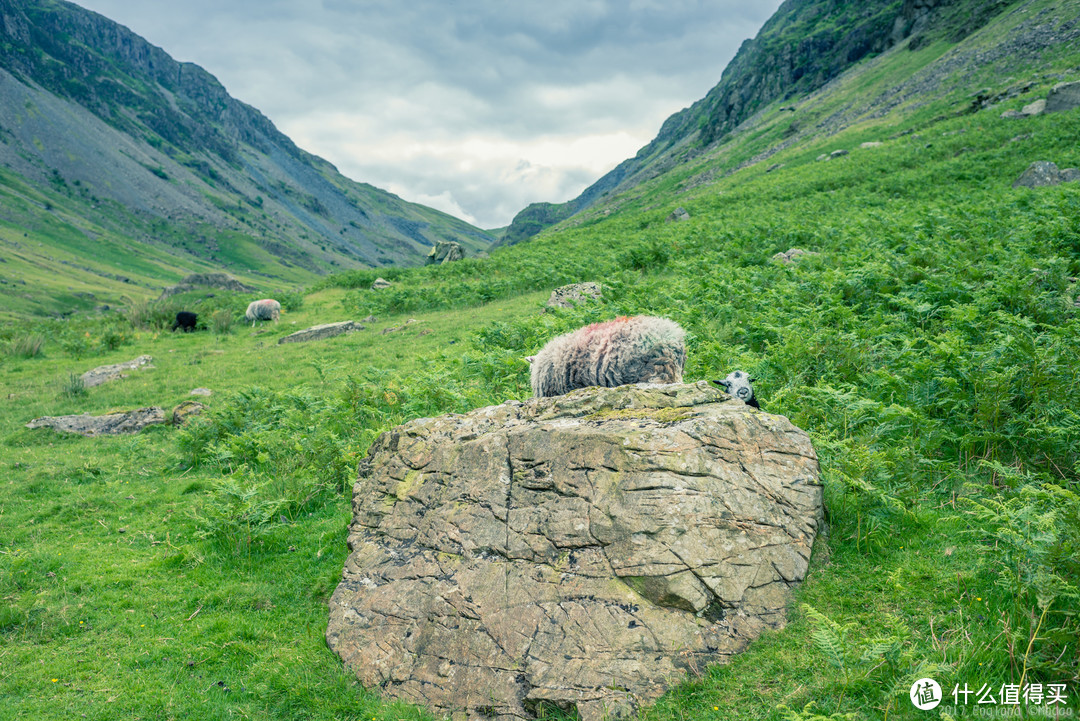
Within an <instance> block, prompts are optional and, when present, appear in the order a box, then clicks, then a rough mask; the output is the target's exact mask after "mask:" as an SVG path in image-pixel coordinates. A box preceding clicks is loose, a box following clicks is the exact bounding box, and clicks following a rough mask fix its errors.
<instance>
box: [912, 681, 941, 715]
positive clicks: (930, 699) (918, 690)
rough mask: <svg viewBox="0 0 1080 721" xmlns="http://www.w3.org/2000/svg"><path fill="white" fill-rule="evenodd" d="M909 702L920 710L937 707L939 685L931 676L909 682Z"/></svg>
mask: <svg viewBox="0 0 1080 721" xmlns="http://www.w3.org/2000/svg"><path fill="white" fill-rule="evenodd" d="M911 703H912V704H913V705H914V706H915V708H917V709H919V710H920V711H929V710H930V709H932V708H937V705H938V704H939V703H941V686H938V682H937V681H935V680H934V679H932V678H920V679H919V680H918V681H916V682H915V683H913V684H911Z"/></svg>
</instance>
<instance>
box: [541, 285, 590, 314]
mask: <svg viewBox="0 0 1080 721" xmlns="http://www.w3.org/2000/svg"><path fill="white" fill-rule="evenodd" d="M603 292H604V289H603V286H601V285H600V284H599V283H591V282H590V283H571V284H570V285H564V286H561V287H559V288H556V289H555V290H553V291H551V297H549V298H548V302H547V303H546V304H545V305H546V307H548V308H573V307H574V306H575V305H578V304H580V303H588V302H589V301H590V300H599V299H600V296H601V295H603Z"/></svg>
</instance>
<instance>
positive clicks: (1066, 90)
mask: <svg viewBox="0 0 1080 721" xmlns="http://www.w3.org/2000/svg"><path fill="white" fill-rule="evenodd" d="M1076 107H1080V82H1074V83H1058V84H1057V85H1055V86H1054V87H1053V88H1051V90H1050V93H1049V94H1048V95H1047V96H1046V112H1048V113H1061V112H1064V111H1066V110H1072V109H1073V108H1076Z"/></svg>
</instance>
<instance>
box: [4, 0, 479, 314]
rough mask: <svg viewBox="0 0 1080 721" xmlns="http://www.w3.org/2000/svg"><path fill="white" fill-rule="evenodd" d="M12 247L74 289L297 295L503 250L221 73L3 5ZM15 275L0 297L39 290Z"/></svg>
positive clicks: (32, 1) (108, 33)
mask: <svg viewBox="0 0 1080 721" xmlns="http://www.w3.org/2000/svg"><path fill="white" fill-rule="evenodd" d="M24 233H25V234H26V235H25V236H24ZM79 238H81V240H79ZM65 239H66V240H65ZM0 240H2V241H3V242H0V260H4V261H6V262H7V266H6V268H5V270H8V271H11V270H13V269H15V268H16V267H19V268H21V267H23V266H26V267H35V268H37V269H38V270H41V269H42V266H48V267H53V268H54V269H56V270H57V271H58V272H60V273H61V274H62V275H66V276H67V280H66V281H65V282H67V283H68V285H70V286H71V287H72V288H76V289H77V288H79V287H81V286H86V287H91V286H93V285H94V283H96V282H98V281H101V280H105V281H108V280H110V276H117V277H126V278H127V279H128V283H127V285H128V286H131V285H132V284H134V285H136V286H138V285H146V286H153V287H160V286H163V285H167V284H168V283H169V282H172V281H175V280H176V279H178V278H179V277H181V276H182V275H184V274H186V273H187V272H190V271H197V270H208V269H224V270H227V271H229V272H232V273H234V274H240V275H249V276H252V277H255V278H258V277H262V278H264V279H266V280H267V281H275V280H276V281H281V282H296V281H300V280H304V279H310V278H313V277H315V276H316V275H321V274H324V273H326V272H329V271H332V270H339V269H346V268H351V267H364V266H380V265H388V264H399V265H409V264H418V263H421V262H422V261H423V258H424V256H425V255H426V254H427V252H428V250H429V249H430V247H431V246H432V245H433V244H434V243H435V242H436V241H439V240H455V241H458V242H460V243H461V244H462V245H463V246H465V248H466V250H467V251H468V252H470V253H476V252H479V251H482V250H484V249H486V248H487V247H488V246H489V245H490V244H491V242H492V241H493V238H492V237H491V236H490V235H489V234H488V233H486V232H485V231H483V230H480V229H478V228H475V227H473V226H471V225H469V224H467V223H465V222H464V221H461V220H458V219H456V218H454V217H452V216H450V215H447V214H445V213H442V212H439V211H436V210H434V209H432V208H428V207H425V206H422V205H417V204H415V203H408V202H405V201H403V200H402V199H401V198H399V197H397V196H395V195H393V194H391V193H388V192H385V191H382V190H379V189H377V188H374V187H372V186H370V185H367V184H364V183H357V182H353V181H351V180H349V179H348V178H345V177H344V176H342V175H341V174H340V173H338V171H337V170H336V169H335V168H334V166H333V165H331V164H330V163H329V162H327V161H325V160H323V159H322V158H319V157H317V156H315V155H312V154H310V153H307V152H305V151H304V150H302V149H300V148H298V147H297V146H296V145H295V144H294V143H293V142H292V141H291V140H290V139H289V138H288V137H286V136H285V135H283V134H282V133H281V132H279V131H278V130H277V129H276V128H275V127H274V125H273V123H272V122H270V120H269V119H267V118H266V117H265V116H264V115H262V114H261V113H260V112H259V111H258V110H256V109H255V108H252V107H250V106H248V105H245V104H244V103H242V102H240V101H238V100H236V99H234V98H232V97H230V96H229V94H228V93H227V92H226V91H225V89H224V88H223V87H222V85H221V84H220V83H219V82H218V81H217V80H216V79H215V78H214V77H213V76H212V75H211V74H210V73H208V72H207V71H205V70H204V69H202V68H201V67H199V66H198V65H194V64H191V63H180V62H177V61H175V60H174V59H173V58H171V57H170V56H169V55H168V54H167V53H166V52H165V51H164V50H162V49H161V48H158V47H155V46H154V45H151V44H150V43H149V42H147V41H146V40H144V39H143V38H141V37H139V36H138V35H136V34H134V33H133V32H131V31H130V30H128V29H127V28H125V27H123V26H121V25H118V24H117V23H115V22H113V21H111V20H109V19H107V18H105V17H102V16H101V15H98V14H96V13H93V12H90V11H88V10H84V9H83V8H80V7H78V6H76V5H73V4H71V3H67V2H62V1H60V0H0ZM87 243H89V245H86V244H87ZM95 243H101V244H103V245H102V249H101V252H95V250H94V244H95ZM79 245H86V247H75V246H79ZM38 248H41V249H42V250H40V251H37V250H35V249H38ZM131 254H139V255H142V256H144V257H145V261H146V263H144V264H143V265H139V264H126V263H125V260H124V259H125V257H126V256H130V255H131ZM63 261H66V263H64V262H63ZM80 267H81V268H84V269H88V270H83V271H79V270H78V268H80ZM87 273H89V274H90V275H87ZM6 275H8V276H9V277H8V278H7V280H8V281H9V283H6V284H4V285H0V293H4V292H5V289H7V290H10V285H11V282H12V281H16V282H17V280H18V279H22V280H26V279H27V278H26V277H24V276H20V275H19V273H8V274H6ZM45 275H49V274H45ZM33 278H34V276H33V274H32V273H31V275H30V280H31V281H33ZM121 282H122V281H121ZM30 285H31V286H33V285H35V284H34V283H33V282H31V284H30ZM6 286H7V288H5V287H6ZM55 290H56V289H53V291H55ZM20 292H21V294H22V295H20V298H22V296H25V295H27V294H29V295H31V296H33V295H34V288H30V289H23V290H21V291H20ZM26 305H27V306H28V309H31V310H32V309H34V308H38V309H41V308H43V307H44V306H47V305H49V303H48V302H47V301H46V300H45V299H42V298H37V299H36V300H34V299H29V302H28V303H27V304H26Z"/></svg>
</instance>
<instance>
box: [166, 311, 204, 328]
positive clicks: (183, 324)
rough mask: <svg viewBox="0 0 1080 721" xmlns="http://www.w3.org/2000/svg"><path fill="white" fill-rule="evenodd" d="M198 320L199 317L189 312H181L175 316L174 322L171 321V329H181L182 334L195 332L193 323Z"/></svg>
mask: <svg viewBox="0 0 1080 721" xmlns="http://www.w3.org/2000/svg"><path fill="white" fill-rule="evenodd" d="M198 319H199V316H198V315H197V314H195V313H192V312H191V311H189V310H181V311H178V312H177V314H176V320H175V321H173V324H172V329H173V330H176V329H177V328H183V329H184V332H185V333H187V332H189V331H193V330H195V322H196V321H197V320H198Z"/></svg>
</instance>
